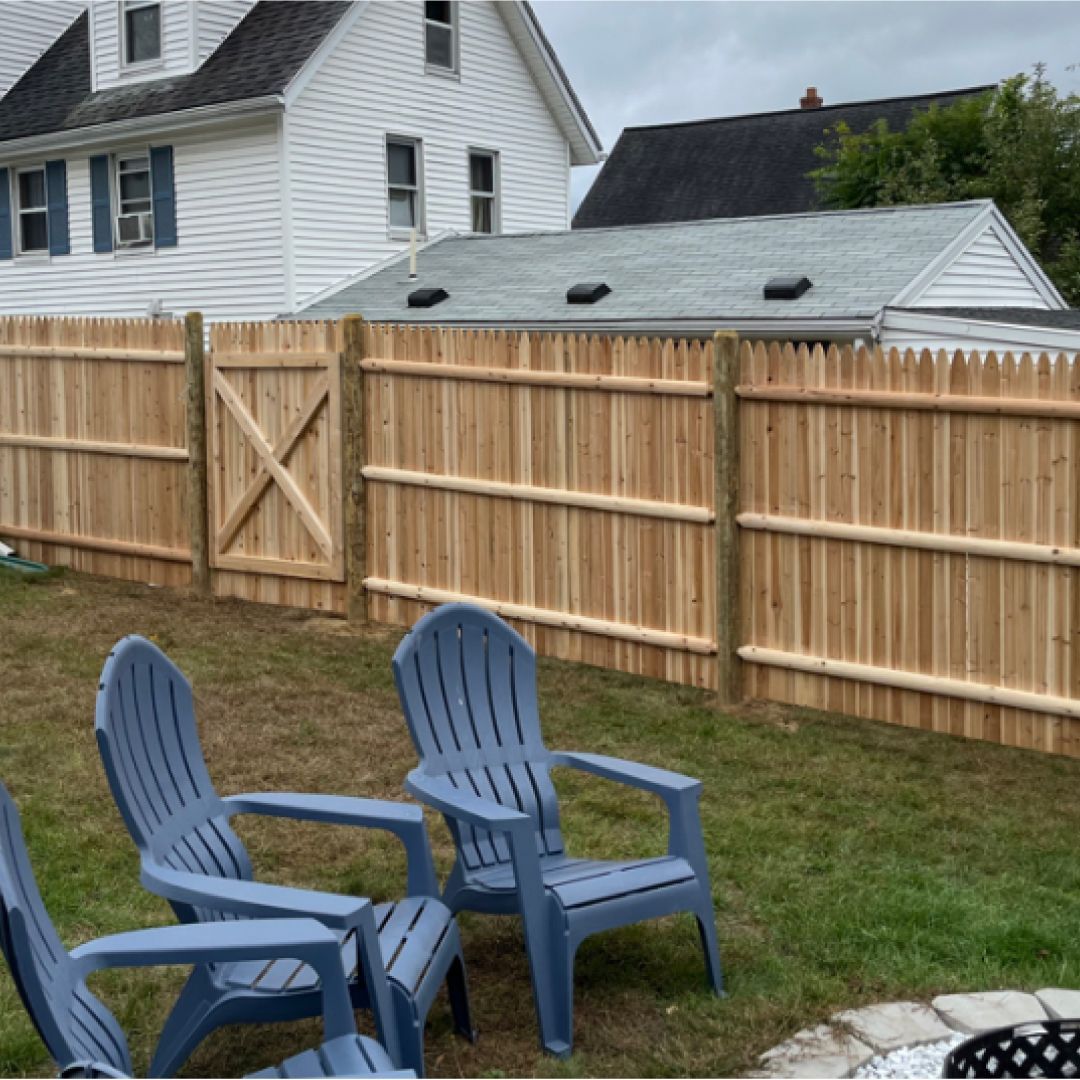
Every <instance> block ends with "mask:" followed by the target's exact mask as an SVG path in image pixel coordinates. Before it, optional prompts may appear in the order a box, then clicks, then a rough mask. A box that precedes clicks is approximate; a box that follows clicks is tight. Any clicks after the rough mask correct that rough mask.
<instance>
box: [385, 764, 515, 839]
mask: <svg viewBox="0 0 1080 1080" xmlns="http://www.w3.org/2000/svg"><path fill="white" fill-rule="evenodd" d="M405 790H406V791H407V792H408V793H409V794H410V795H413V796H415V797H416V798H417V799H419V800H420V801H421V802H422V803H425V804H426V805H428V806H430V807H431V808H432V809H433V810H438V811H439V813H441V814H445V815H446V816H447V817H452V818H454V819H455V820H457V821H463V822H465V823H466V824H467V825H472V826H474V827H475V828H478V829H487V830H488V831H489V832H504V833H516V832H521V831H524V830H525V829H528V830H529V831H530V832H531V831H532V828H533V821H532V818H531V817H529V815H528V814H523V813H522V812H521V811H520V810H511V809H509V808H508V807H505V806H503V805H501V804H500V803H497V802H495V801H494V800H493V799H481V798H479V797H478V796H476V795H472V794H469V793H468V792H465V791H462V790H461V789H460V788H456V787H454V785H453V784H451V783H450V782H449V781H447V780H443V779H442V778H441V777H437V776H428V775H427V774H426V773H422V772H421V771H420V770H419V769H414V770H413V771H412V772H411V773H409V775H408V776H407V777H406V778H405Z"/></svg>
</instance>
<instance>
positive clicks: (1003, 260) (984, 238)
mask: <svg viewBox="0 0 1080 1080" xmlns="http://www.w3.org/2000/svg"><path fill="white" fill-rule="evenodd" d="M908 306H909V307H920V308H932V307H1036V308H1044V309H1045V308H1048V307H1050V305H1049V304H1048V303H1047V302H1046V300H1045V299H1044V298H1043V297H1042V295H1041V294H1040V293H1039V291H1038V289H1036V288H1035V286H1034V285H1033V284H1032V282H1031V279H1030V278H1029V276H1028V274H1027V272H1026V271H1025V269H1024V268H1023V267H1022V266H1021V265H1020V264H1019V263H1018V262H1017V261H1016V259H1015V258H1014V257H1013V255H1012V253H1011V252H1010V251H1009V249H1008V247H1006V245H1005V243H1004V242H1003V241H1002V239H1001V237H1000V236H999V235H998V232H997V229H995V228H994V226H993V225H991V226H989V227H988V228H987V230H986V232H984V233H983V234H982V235H981V236H979V237H978V238H977V239H975V240H974V241H972V243H971V244H969V245H968V247H967V248H966V249H965V250H964V252H963V253H962V254H960V255H959V256H958V257H957V258H956V259H955V260H954V262H953V263H952V265H951V266H949V267H948V268H947V269H946V270H944V271H942V273H941V274H940V275H939V276H938V277H937V279H936V280H935V281H933V282H932V283H931V284H930V285H928V286H927V288H926V289H925V290H924V291H923V292H922V293H921V294H920V295H919V296H918V298H917V299H915V300H912V301H911V302H910V304H909V305H908Z"/></svg>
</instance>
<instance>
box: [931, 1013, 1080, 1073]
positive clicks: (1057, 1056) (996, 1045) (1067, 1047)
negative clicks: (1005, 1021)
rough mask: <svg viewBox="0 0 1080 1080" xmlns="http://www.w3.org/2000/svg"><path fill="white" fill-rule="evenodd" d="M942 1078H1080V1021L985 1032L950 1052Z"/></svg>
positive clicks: (1037, 1023)
mask: <svg viewBox="0 0 1080 1080" xmlns="http://www.w3.org/2000/svg"><path fill="white" fill-rule="evenodd" d="M941 1075H942V1076H972V1077H975V1076H980V1077H981V1076H1010V1077H1011V1076H1046V1077H1058V1076H1060V1077H1065V1078H1069V1077H1080V1020H1043V1021H1034V1022H1031V1023H1027V1024H1015V1025H1013V1026H1012V1027H1003V1028H995V1029H994V1030H993V1031H984V1032H983V1033H982V1034H981V1035H976V1036H974V1037H973V1038H971V1039H968V1040H967V1041H966V1042H962V1043H961V1044H960V1045H959V1046H957V1047H955V1048H954V1049H952V1050H950V1051H949V1054H948V1056H947V1057H946V1058H945V1068H944V1071H943V1072H942V1074H941Z"/></svg>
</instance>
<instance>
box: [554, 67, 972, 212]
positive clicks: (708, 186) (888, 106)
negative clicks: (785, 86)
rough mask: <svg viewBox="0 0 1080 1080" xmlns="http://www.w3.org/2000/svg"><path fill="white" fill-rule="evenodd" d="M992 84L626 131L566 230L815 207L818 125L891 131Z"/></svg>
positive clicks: (821, 136)
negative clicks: (879, 125)
mask: <svg viewBox="0 0 1080 1080" xmlns="http://www.w3.org/2000/svg"><path fill="white" fill-rule="evenodd" d="M992 89H993V87H992V86H975V87H970V88H968V89H965V90H951V91H947V92H943V93H939V94H923V95H919V96H916V97H896V98H885V99H883V100H880V101H856V102H850V103H848V104H845V105H829V106H825V107H823V108H819V109H787V110H784V111H783V112H769V113H756V114H753V115H749V116H727V117H721V118H719V119H715V120H695V121H690V122H688V123H680V124H661V125H657V126H653V127H632V128H627V129H626V130H625V131H623V133H622V134H621V135H620V136H619V140H618V142H616V144H615V148H614V149H613V150H612V151H611V156H610V157H609V158H608V160H607V162H606V163H605V164H604V167H603V168H602V169H601V170H600V174H599V175H598V176H597V178H596V181H595V183H594V184H593V186H592V188H591V189H590V190H589V192H588V194H587V195H586V196H585V199H584V200H583V201H582V204H581V206H580V207H579V209H578V211H577V213H576V214H575V215H574V228H576V229H594V228H604V227H607V226H612V225H642V224H647V223H651V222H660V221H696V220H700V219H705V218H720V217H750V216H758V215H762V214H798V213H803V212H805V211H809V210H814V209H816V208H817V206H818V201H817V192H816V190H815V188H814V183H813V181H812V180H809V179H808V178H807V175H806V174H807V173H808V172H810V171H811V170H813V169H816V168H818V167H819V166H820V165H821V161H820V159H819V158H818V157H817V155H816V154H815V153H814V148H815V147H816V146H818V145H820V144H821V143H822V142H823V141H824V137H825V129H826V128H828V127H831V126H833V125H834V124H836V123H839V122H840V121H843V122H844V123H846V124H847V125H848V126H849V127H850V128H851V129H852V130H853V131H858V132H861V131H866V130H867V129H868V128H870V127H871V125H872V124H873V123H874V122H875V121H877V120H885V121H886V122H887V123H888V125H889V127H890V128H892V129H894V130H896V129H900V128H903V127H906V126H907V123H908V121H909V120H910V119H911V116H912V113H913V112H915V111H916V110H926V109H929V108H930V106H931V105H941V106H945V105H950V104H952V103H954V102H955V101H957V100H959V99H961V98H965V97H971V96H972V95H975V94H981V93H985V92H987V91H989V90H992Z"/></svg>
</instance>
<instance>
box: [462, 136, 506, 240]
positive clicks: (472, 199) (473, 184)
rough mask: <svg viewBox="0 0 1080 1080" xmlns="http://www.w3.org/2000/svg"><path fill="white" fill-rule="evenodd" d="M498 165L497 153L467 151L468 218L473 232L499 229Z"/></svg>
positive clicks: (487, 231) (492, 231)
mask: <svg viewBox="0 0 1080 1080" xmlns="http://www.w3.org/2000/svg"><path fill="white" fill-rule="evenodd" d="M498 166H499V155H498V154H495V153H492V152H491V151H490V150H470V151H469V219H470V222H471V227H472V231H473V232H476V233H495V232H498V231H499V191H498V171H499V169H498Z"/></svg>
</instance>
